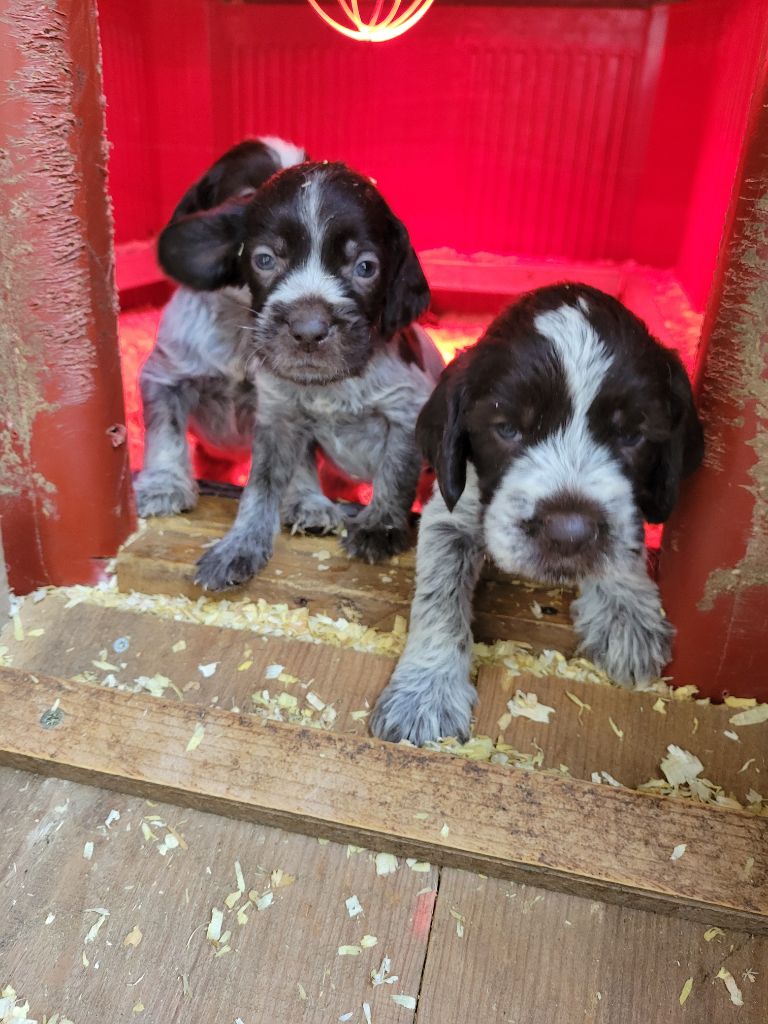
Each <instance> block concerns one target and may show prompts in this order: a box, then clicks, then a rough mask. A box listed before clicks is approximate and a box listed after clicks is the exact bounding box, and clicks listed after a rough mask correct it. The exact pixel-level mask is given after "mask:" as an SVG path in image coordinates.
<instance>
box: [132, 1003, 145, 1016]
mask: <svg viewBox="0 0 768 1024" xmlns="http://www.w3.org/2000/svg"><path fill="white" fill-rule="evenodd" d="M143 1012H144V1003H142V1002H141V1000H139V1002H138V1003H134V1004H133V1013H143Z"/></svg>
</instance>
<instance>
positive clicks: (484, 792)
mask: <svg viewBox="0 0 768 1024" xmlns="http://www.w3.org/2000/svg"><path fill="white" fill-rule="evenodd" d="M20 695H21V697H20ZM57 701H58V702H59V703H58V704H56V702H57ZM54 706H56V708H57V710H56V712H55V714H54V715H53V717H51V715H49V714H47V712H48V711H49V710H50V709H51V708H52V707H54ZM51 725H52V726H53V727H52V728H46V726H51ZM199 725H201V726H203V728H204V736H203V741H202V743H201V744H200V746H199V747H198V748H197V749H196V750H193V751H192V752H187V750H186V748H187V744H188V742H189V740H190V739H191V738H192V736H193V734H194V733H195V730H196V727H197V726H199ZM0 763H1V764H6V765H9V766H12V767H19V768H25V769H31V770H35V771H38V772H42V773H44V774H53V775H57V776H60V777H64V778H69V779H73V780H75V781H86V782H89V783H92V784H95V785H104V786H107V787H111V788H115V789H118V790H120V791H123V792H130V793H138V794H140V795H144V796H151V797H153V798H154V799H164V800H168V801H172V802H178V803H181V804H188V805H193V806H196V807H200V808H204V809H206V810H209V811H213V812H215V813H219V814H226V815H231V816H235V817H242V818H244V819H246V820H249V821H256V822H259V823H262V824H268V825H272V826H278V827H285V828H287V829H289V830H294V831H303V832H305V833H310V834H314V835H318V836H321V837H325V838H328V839H334V840H337V841H346V842H353V843H356V844H358V845H362V846H368V847H374V848H382V849H389V850H391V851H392V852H393V853H398V854H403V855H408V856H416V857H419V858H421V859H426V860H429V861H432V862H434V863H439V864H446V865H450V866H455V867H463V868H470V869H472V870H476V871H480V872H483V873H485V874H491V875H496V876H501V877H509V878H513V879H516V880H518V881H526V882H532V881H535V882H536V884H540V885H542V886H544V887H549V888H555V889H561V890H564V891H570V892H575V893H577V894H580V895H591V896H594V895H600V896H601V898H604V899H606V900H609V901H610V900H613V901H617V902H620V903H625V904H627V905H630V906H644V907H655V908H665V909H667V910H670V909H673V908H674V909H675V910H676V911H677V912H678V913H680V914H681V915H683V916H691V917H698V918H701V919H705V920H707V921H710V922H713V923H721V924H723V925H724V926H725V925H728V926H736V925H738V926H740V927H743V928H750V929H753V930H755V931H768V842H766V840H768V821H766V819H761V818H756V817H754V816H751V815H748V814H745V813H741V812H733V811H726V810H722V809H715V808H709V807H704V806H701V805H695V804H690V803H687V802H684V801H675V800H668V799H663V798H650V797H643V796H640V795H638V794H636V793H633V792H631V791H629V790H625V789H614V788H612V787H607V786H595V785H592V784H590V783H586V782H582V781H581V780H576V779H566V778H559V777H557V778H556V777H551V776H545V775H541V774H539V773H536V772H525V771H522V770H515V769H510V768H505V767H503V766H499V765H493V764H480V763H476V762H467V761H462V760H459V759H454V758H451V757H448V756H444V755H438V754H434V753H430V752H427V751H422V750H418V749H415V748H408V747H394V746H392V745H390V744H386V743H382V742H379V741H376V740H373V739H368V738H363V737H348V736H344V735H340V734H334V733H328V732H321V731H318V730H314V729H304V728H298V727H295V726H288V725H285V724H283V723H279V722H269V721H263V720H261V719H257V718H254V717H253V716H248V715H242V714H241V715H235V714H233V713H231V712H226V711H221V710H215V709H214V710H211V709H204V708H196V707H194V706H192V705H185V704H171V703H169V702H167V701H161V700H154V699H152V698H148V697H143V696H140V695H137V694H126V693H121V692H118V691H114V690H106V689H103V688H100V687H95V686H87V685H84V684H78V683H72V682H66V681H62V680H57V679H51V678H48V677H39V678H36V677H34V676H31V675H28V674H23V673H19V672H15V671H13V670H9V669H4V670H1V671H0ZM562 837H567V841H566V842H563V841H562ZM682 843H684V844H686V846H687V850H686V853H685V855H684V856H683V857H682V858H680V859H679V860H676V861H671V860H670V855H671V853H672V850H673V849H674V848H675V847H676V846H678V845H679V844H682Z"/></svg>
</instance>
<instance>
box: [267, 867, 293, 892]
mask: <svg viewBox="0 0 768 1024" xmlns="http://www.w3.org/2000/svg"><path fill="white" fill-rule="evenodd" d="M269 880H270V883H271V885H272V888H273V889H284V888H287V886H289V885H293V883H294V882H295V881H296V876H295V875H289V874H287V873H286V872H285V871H283V869H282V868H275V870H274V871H273V872H272V874H271V875H270V876H269Z"/></svg>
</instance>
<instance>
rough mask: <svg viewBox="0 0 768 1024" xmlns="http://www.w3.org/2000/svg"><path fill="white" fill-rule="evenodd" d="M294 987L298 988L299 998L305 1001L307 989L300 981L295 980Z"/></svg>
mask: <svg viewBox="0 0 768 1024" xmlns="http://www.w3.org/2000/svg"><path fill="white" fill-rule="evenodd" d="M296 988H297V989H298V990H299V999H301V1000H303V1001H306V998H307V990H306V989H305V988H304V986H303V985H302V984H301V982H300V981H297V982H296Z"/></svg>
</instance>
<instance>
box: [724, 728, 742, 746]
mask: <svg viewBox="0 0 768 1024" xmlns="http://www.w3.org/2000/svg"><path fill="white" fill-rule="evenodd" d="M723 736H725V737H727V738H728V739H729V740H734V741H735V742H736V743H738V742H739V734H738V733H737V732H734V731H733V730H732V729H723Z"/></svg>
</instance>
